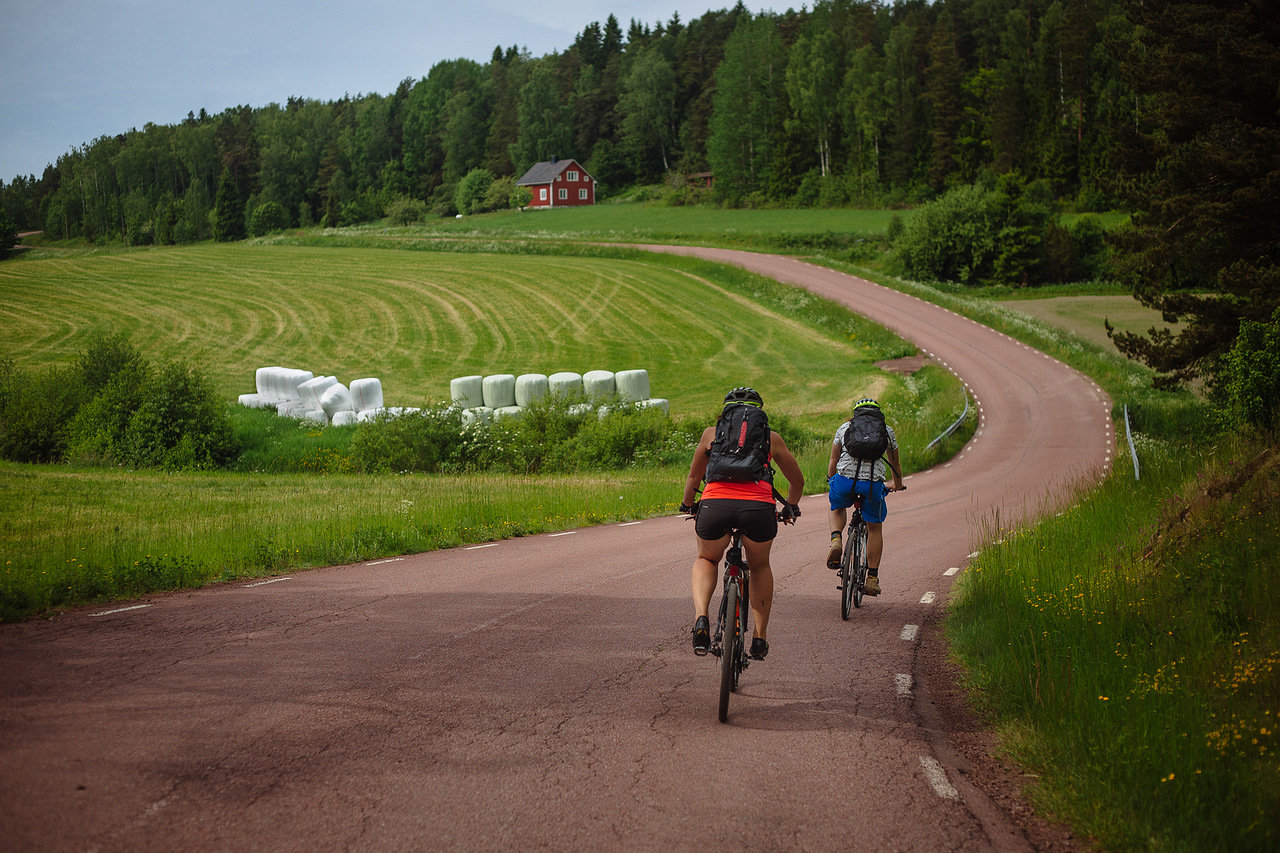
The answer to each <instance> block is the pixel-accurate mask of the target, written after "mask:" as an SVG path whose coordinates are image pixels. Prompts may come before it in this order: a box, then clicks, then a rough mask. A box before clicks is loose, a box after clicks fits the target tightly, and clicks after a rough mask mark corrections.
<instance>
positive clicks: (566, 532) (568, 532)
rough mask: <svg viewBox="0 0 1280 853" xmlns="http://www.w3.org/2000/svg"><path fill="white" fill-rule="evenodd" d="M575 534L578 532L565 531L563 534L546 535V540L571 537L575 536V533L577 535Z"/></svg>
mask: <svg viewBox="0 0 1280 853" xmlns="http://www.w3.org/2000/svg"><path fill="white" fill-rule="evenodd" d="M577 532H578V531H576V530H566V531H564V532H563V533H548V534H547V538H548V539H554V538H556V537H557V536H572V535H573V534H575V533H577Z"/></svg>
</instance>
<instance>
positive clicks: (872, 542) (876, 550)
mask: <svg viewBox="0 0 1280 853" xmlns="http://www.w3.org/2000/svg"><path fill="white" fill-rule="evenodd" d="M883 553H884V524H882V523H881V524H873V523H871V522H870V521H868V522H867V568H868V569H870V570H873V571H874V570H875V569H878V568H880V555H881V554H883Z"/></svg>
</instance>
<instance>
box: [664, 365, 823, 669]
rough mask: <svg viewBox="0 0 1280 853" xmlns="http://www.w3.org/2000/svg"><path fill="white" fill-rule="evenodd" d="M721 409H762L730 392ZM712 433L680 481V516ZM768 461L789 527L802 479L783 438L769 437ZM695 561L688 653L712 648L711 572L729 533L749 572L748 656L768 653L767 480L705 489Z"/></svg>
mask: <svg viewBox="0 0 1280 853" xmlns="http://www.w3.org/2000/svg"><path fill="white" fill-rule="evenodd" d="M724 402H725V405H726V406H729V405H736V404H740V403H747V404H749V405H754V406H760V407H761V408H763V407H764V401H763V400H762V399H761V397H760V395H759V394H758V393H756V392H755V391H753V390H752V389H750V388H735V389H734V390H732V391H730V392H729V394H728V395H727V396H726V397H725V400H724ZM715 434H716V428H715V427H714V426H710V427H707V428H706V429H705V430H703V433H702V438H701V440H700V441H699V442H698V447H697V449H696V450H694V452H693V462H692V464H691V465H690V466H689V478H688V479H687V480H686V481H685V485H684V496H683V502H682V504H681V507H680V509H681V511H683V512H693V511H695V510H694V501H695V500H697V496H698V487H699V486H701V485H702V481H703V479H704V478H705V477H706V473H707V460H708V458H709V457H710V454H711V442H712V440H713V439H714V438H715ZM769 451H770V454H769V455H770V461H775V462H777V463H778V467H779V468H780V469H781V470H782V475H783V476H784V477H786V478H787V498H786V503H785V505H784V507H783V520H784V521H786V522H787V523H791V522H793V521H794V520H795V518H796V517H797V516H798V515H799V514H800V510H799V508H798V507H797V506H796V504H797V503H799V502H800V498H801V496H803V494H804V474H802V473H801V472H800V464H799V463H798V462H796V458H795V456H794V455H793V454H792V453H791V450H790V449H789V448H788V447H787V444H786V442H785V441H783V440H782V436H780V435H778V433H776V432H773V431H770V433H769ZM696 512H697V521H696V522H695V533H696V534H697V537H698V539H697V546H698V555H697V557H696V558H694V561H693V569H692V580H693V611H694V623H693V650H694V653H695V654H699V655H704V654H706V653H707V649H708V648H710V645H711V636H710V635H711V628H710V619H709V618H708V615H707V613H708V610H709V609H710V607H711V596H712V593H713V592H714V591H715V587H716V566H717V565H719V563H720V559H721V558H722V557H723V556H724V551H725V548H727V547H728V546H729V539H730V534H731V533H732V531H733V530H735V529H736V530H739V531H740V532H741V533H742V548H743V551H744V552H745V554H746V558H747V565H749V566H750V567H751V615H752V618H753V620H754V622H755V638H754V639H752V641H751V656H752V657H754V658H757V659H762V658H764V656H765V655H766V654H768V651H769V642H768V640H767V639H766V632H767V630H768V627H769V610H770V608H771V607H772V605H773V571H772V570H771V568H770V567H769V552H770V551H771V550H772V548H773V539H774V537H775V536H777V535H778V513H777V508H776V505H775V503H774V494H773V483H772V482H771V481H770V480H768V479H760V480H756V481H751V482H730V481H717V482H710V483H707V485H706V488H705V489H704V490H703V492H702V499H701V500H700V501H699V502H698V504H697V509H696Z"/></svg>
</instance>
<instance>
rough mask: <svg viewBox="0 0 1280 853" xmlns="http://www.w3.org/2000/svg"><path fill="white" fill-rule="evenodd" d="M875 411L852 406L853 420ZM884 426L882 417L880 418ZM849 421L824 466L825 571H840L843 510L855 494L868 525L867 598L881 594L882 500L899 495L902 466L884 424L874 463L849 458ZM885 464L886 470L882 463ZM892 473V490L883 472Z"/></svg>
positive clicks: (869, 403)
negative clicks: (828, 526)
mask: <svg viewBox="0 0 1280 853" xmlns="http://www.w3.org/2000/svg"><path fill="white" fill-rule="evenodd" d="M864 407H867V408H874V409H875V410H877V411H879V409H880V404H879V403H877V402H876V401H875V400H872V399H871V398H869V397H868V398H863V399H861V400H859V401H858V402H857V403H855V404H854V407H853V408H854V411H855V417H856V416H857V415H856V412H857V410H858V409H861V408H864ZM881 421H882V422H883V417H881ZM852 423H853V421H852V420H848V421H845V422H844V423H842V424H840V428H839V429H837V430H836V435H835V438H834V439H833V440H832V442H831V459H830V461H829V462H828V463H827V484H828V487H829V489H828V495H827V497H828V499H829V501H830V504H831V550H830V551H828V552H827V568H829V569H839V568H840V559H841V557H842V555H843V552H844V546H843V545H842V544H841V541H840V533H841V531H842V530H844V526H845V524H846V522H847V520H848V516H847V513H846V510H847V509H848V508H849V507H851V506H853V496H854V495H855V494H859V495H863V496H865V498H866V500H865V501H864V502H863V505H862V517H863V519H864V520H866V522H867V584H866V589H865V592H866V594H867V595H879V594H880V578H879V575H880V557H881V555H882V553H883V551H884V520H885V516H887V515H888V514H889V508H888V506H886V505H885V500H884V496H885V495H886V494H888V493H889V492H896V491H899V490H901V489H903V488H905V486H904V485H903V484H902V466H901V465H900V464H899V462H898V438H897V436H896V435H894V432H893V428H892V427H890V426H889V425H888V424H883V427H884V431H885V432H886V433H887V434H888V441H887V447H886V449H885V451H884V453H883V455H881V456H878V457H876V458H875V459H860V458H856V457H854V456H851V455H850V454H849V452H848V450H846V448H845V432H846V431H847V430H849V429H850V426H851V424H852ZM886 462H887V463H888V465H887V466H886V464H885V463H886ZM886 467H888V468H889V469H890V470H891V471H892V472H893V486H892V487H889V486H887V485H885V479H884V478H885V469H886Z"/></svg>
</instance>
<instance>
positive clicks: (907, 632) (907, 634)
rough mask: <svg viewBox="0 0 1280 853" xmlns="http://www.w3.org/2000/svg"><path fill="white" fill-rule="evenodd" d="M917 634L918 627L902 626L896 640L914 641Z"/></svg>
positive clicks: (918, 631)
mask: <svg viewBox="0 0 1280 853" xmlns="http://www.w3.org/2000/svg"><path fill="white" fill-rule="evenodd" d="M918 633H920V626H919V625H903V626H902V633H901V634H899V635H898V638H899V639H902V640H914V639H915V638H916V634H918Z"/></svg>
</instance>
